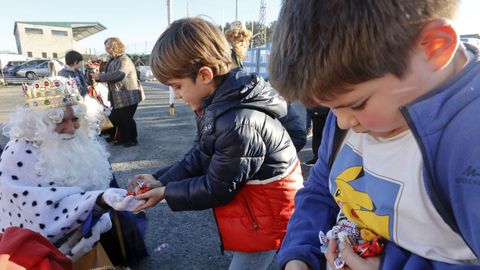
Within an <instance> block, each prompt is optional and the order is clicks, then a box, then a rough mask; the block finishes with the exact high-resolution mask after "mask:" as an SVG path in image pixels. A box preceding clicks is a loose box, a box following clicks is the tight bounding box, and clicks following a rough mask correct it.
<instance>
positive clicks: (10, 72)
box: [5, 59, 48, 76]
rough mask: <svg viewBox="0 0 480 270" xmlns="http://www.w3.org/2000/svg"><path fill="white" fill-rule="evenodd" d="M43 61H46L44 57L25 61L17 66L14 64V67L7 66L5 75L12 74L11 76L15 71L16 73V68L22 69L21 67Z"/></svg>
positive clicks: (32, 65)
mask: <svg viewBox="0 0 480 270" xmlns="http://www.w3.org/2000/svg"><path fill="white" fill-rule="evenodd" d="M45 61H48V60H46V59H37V60H30V61H27V62H25V63H23V64H21V65H18V66H14V67H11V68H9V69H8V70H5V75H12V76H15V73H17V71H18V70H20V69H22V68H27V67H34V66H36V65H38V64H40V63H43V62H45Z"/></svg>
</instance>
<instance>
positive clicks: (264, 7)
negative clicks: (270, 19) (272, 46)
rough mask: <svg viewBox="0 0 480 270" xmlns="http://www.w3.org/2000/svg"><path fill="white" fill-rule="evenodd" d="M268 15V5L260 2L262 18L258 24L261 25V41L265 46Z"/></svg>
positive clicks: (263, 1)
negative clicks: (266, 17)
mask: <svg viewBox="0 0 480 270" xmlns="http://www.w3.org/2000/svg"><path fill="white" fill-rule="evenodd" d="M266 14H267V3H266V1H265V0H261V1H260V17H259V18H258V24H260V25H259V26H260V33H261V34H260V40H261V42H262V43H263V44H265V45H266V44H267V25H266V23H267V22H266V19H265V16H266Z"/></svg>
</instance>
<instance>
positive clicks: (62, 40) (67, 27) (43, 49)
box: [13, 22, 106, 59]
mask: <svg viewBox="0 0 480 270" xmlns="http://www.w3.org/2000/svg"><path fill="white" fill-rule="evenodd" d="M105 29H106V27H105V26H103V25H102V24H100V23H98V22H15V27H14V30H13V34H14V35H15V39H16V41H17V50H18V53H19V54H22V55H25V56H27V57H30V58H43V59H59V58H63V57H64V56H65V53H66V52H67V51H69V50H77V51H79V52H80V53H85V51H84V49H82V48H80V47H79V46H77V44H76V42H77V41H79V40H82V39H84V38H86V37H89V36H91V35H94V34H96V33H98V32H101V31H103V30H105Z"/></svg>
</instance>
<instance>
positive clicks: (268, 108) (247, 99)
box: [202, 68, 287, 118]
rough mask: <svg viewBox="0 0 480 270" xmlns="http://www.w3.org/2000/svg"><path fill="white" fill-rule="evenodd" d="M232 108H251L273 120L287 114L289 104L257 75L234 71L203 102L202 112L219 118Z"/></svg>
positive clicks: (238, 69)
mask: <svg viewBox="0 0 480 270" xmlns="http://www.w3.org/2000/svg"><path fill="white" fill-rule="evenodd" d="M232 108H250V109H254V110H258V111H262V112H264V113H266V114H268V115H270V116H271V117H273V118H281V117H283V116H285V115H286V114H287V103H286V101H285V100H284V99H283V98H282V97H281V96H279V95H278V93H277V91H276V90H275V89H273V88H272V87H271V86H270V84H269V83H268V82H266V81H265V80H264V79H263V78H262V77H261V76H259V75H258V74H255V73H248V72H245V71H243V70H242V69H240V68H235V69H232V70H231V71H230V72H229V73H228V74H227V77H226V78H225V80H224V81H223V83H222V84H221V85H220V87H219V88H217V89H216V90H215V92H214V93H213V94H212V95H211V96H209V97H206V98H205V99H204V100H203V101H202V110H203V111H205V110H208V111H211V110H213V111H215V113H214V114H215V115H216V116H218V115H220V114H222V113H224V112H226V111H228V110H230V109H232Z"/></svg>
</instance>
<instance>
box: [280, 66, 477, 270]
mask: <svg viewBox="0 0 480 270" xmlns="http://www.w3.org/2000/svg"><path fill="white" fill-rule="evenodd" d="M401 111H402V114H403V116H404V117H405V119H406V120H407V123H408V125H409V127H410V129H411V130H412V132H413V134H414V136H415V139H416V141H417V143H418V145H419V147H420V150H421V152H422V156H423V166H424V170H423V173H424V175H423V178H424V184H425V187H426V190H427V193H428V195H429V199H430V200H431V201H432V203H433V205H434V206H435V208H436V209H437V211H438V213H439V214H440V215H441V217H442V218H443V220H444V221H445V222H446V223H447V224H448V225H449V226H450V227H451V228H452V229H453V230H454V231H455V232H457V233H458V234H459V235H460V236H461V237H462V238H463V239H464V241H465V243H466V244H467V245H468V246H469V247H470V249H471V250H472V252H473V253H474V254H475V256H476V257H477V258H479V255H480V230H479V229H478V227H479V226H480V211H479V210H478V208H477V207H478V205H479V202H480V196H479V194H480V144H478V143H477V140H476V139H477V137H478V136H480V121H479V118H478V117H479V115H480V62H479V61H478V59H476V60H473V61H471V62H470V63H469V64H468V65H467V66H466V67H465V68H464V69H463V70H462V71H461V72H460V73H459V74H457V75H456V76H455V77H453V78H452V79H450V80H449V81H448V82H446V83H445V84H443V85H441V86H440V87H438V88H436V89H433V90H432V91H430V92H429V93H428V94H426V95H424V96H422V97H420V98H417V99H416V100H414V101H412V102H411V103H410V104H407V105H406V106H405V107H403V108H401ZM342 133H345V132H344V131H343V132H342V131H341V130H340V129H338V127H337V126H336V118H335V116H334V115H333V114H332V113H330V115H329V117H328V119H327V124H326V125H325V129H324V133H323V137H324V138H325V139H324V140H323V141H322V145H321V146H320V150H319V160H318V161H317V163H316V164H315V166H314V167H313V168H312V170H311V174H310V177H309V179H308V180H307V181H306V182H305V185H304V188H303V189H301V190H299V191H298V192H297V195H296V197H295V206H296V210H295V212H294V214H293V215H292V217H291V219H290V222H289V225H288V230H287V235H286V237H285V240H284V242H283V244H282V247H281V249H280V252H279V254H278V258H277V259H278V263H279V264H280V266H281V267H282V269H283V268H284V267H285V264H286V263H287V262H288V261H291V260H294V259H297V260H301V261H304V262H306V263H307V264H308V265H309V266H310V267H311V268H312V269H321V268H322V265H324V263H325V259H324V258H325V257H324V256H323V254H322V253H321V252H320V243H319V240H318V232H319V231H320V230H322V231H328V230H329V229H330V228H331V227H332V226H333V225H334V223H335V219H336V216H337V213H338V210H339V208H338V206H337V204H336V203H335V201H334V199H333V197H332V196H331V194H330V192H329V183H328V181H329V180H328V177H329V173H330V167H331V165H332V164H333V154H332V153H333V152H335V151H334V150H336V149H338V147H339V146H340V143H341V142H342V140H343V137H342V136H341V135H342ZM432 225H433V226H434V224H432ZM412 230H414V228H412ZM479 268H480V266H479V265H454V264H448V263H443V262H438V261H432V260H429V259H426V258H422V257H420V256H418V255H415V254H413V253H410V252H409V251H407V250H405V249H403V248H401V247H399V246H397V245H396V244H395V243H394V242H390V241H387V242H386V245H385V249H384V251H383V253H382V259H381V265H380V269H479Z"/></svg>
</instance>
